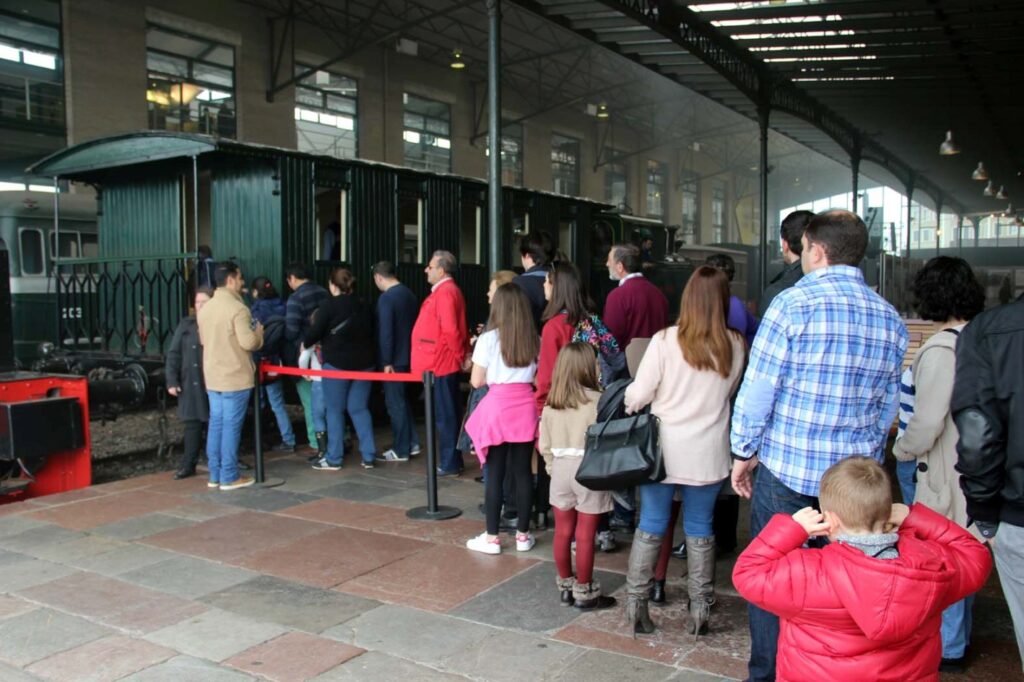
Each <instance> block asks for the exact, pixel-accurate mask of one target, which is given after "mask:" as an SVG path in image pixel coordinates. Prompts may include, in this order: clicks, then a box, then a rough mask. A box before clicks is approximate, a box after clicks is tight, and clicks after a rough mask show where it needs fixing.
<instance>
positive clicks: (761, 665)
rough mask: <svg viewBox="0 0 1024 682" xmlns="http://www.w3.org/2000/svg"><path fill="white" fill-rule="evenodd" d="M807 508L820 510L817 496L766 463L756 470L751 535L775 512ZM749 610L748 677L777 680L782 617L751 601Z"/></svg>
mask: <svg viewBox="0 0 1024 682" xmlns="http://www.w3.org/2000/svg"><path fill="white" fill-rule="evenodd" d="M804 507H814V508H815V509H818V508H819V505H818V498H816V497H810V496H808V495H801V494H800V493H798V492H796V491H795V490H791V489H790V488H789V487H787V486H786V485H785V484H783V483H782V482H781V481H780V480H779V479H777V478H775V476H774V475H773V474H772V472H770V471H768V469H767V468H766V467H765V466H764V465H763V464H759V465H758V467H757V468H756V469H754V495H753V498H752V499H751V501H750V537H752V538H753V537H757V535H758V533H760V532H761V530H762V529H763V528H764V527H765V526H767V525H768V522H769V521H770V520H771V518H772V516H774V515H775V514H793V513H795V512H798V511H800V510H801V509H803V508H804ZM747 610H748V613H749V616H750V662H749V664H748V667H749V672H750V678H749V679H750V680H751V682H770V681H772V680H774V679H775V654H776V651H777V650H778V647H779V617H778V616H776V615H775V614H772V613H768V612H767V611H764V610H762V609H759V608H757V607H756V606H754V605H753V604H748V605H747Z"/></svg>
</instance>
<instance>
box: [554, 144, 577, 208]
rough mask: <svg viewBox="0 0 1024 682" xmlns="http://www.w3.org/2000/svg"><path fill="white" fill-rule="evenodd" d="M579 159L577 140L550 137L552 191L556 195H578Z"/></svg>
mask: <svg viewBox="0 0 1024 682" xmlns="http://www.w3.org/2000/svg"><path fill="white" fill-rule="evenodd" d="M579 158H580V141H579V140H577V139H574V138H571V137H565V136H563V135H552V136H551V177H552V185H553V187H552V189H553V190H554V191H555V192H556V193H557V194H564V195H567V196H577V195H579V193H580V175H579Z"/></svg>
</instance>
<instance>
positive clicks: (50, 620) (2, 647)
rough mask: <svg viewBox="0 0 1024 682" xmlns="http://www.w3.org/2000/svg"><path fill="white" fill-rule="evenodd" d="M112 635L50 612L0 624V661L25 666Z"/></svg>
mask: <svg viewBox="0 0 1024 682" xmlns="http://www.w3.org/2000/svg"><path fill="white" fill-rule="evenodd" d="M109 634H113V631H112V630H109V629H108V628H105V627H103V626H102V625H97V624H96V623H90V622H89V621H87V620H85V619H83V618H78V617H76V616H69V615H67V614H65V613H61V612H59V611H52V610H50V609H36V610H35V611H30V612H28V613H25V614H22V615H20V616H15V617H14V618H8V619H6V620H3V621H0V658H2V659H3V660H5V661H8V662H10V663H14V664H16V665H20V666H25V665H28V664H29V663H32V662H34V661H38V660H41V659H44V658H46V657H48V656H52V655H53V654H56V653H59V652H61V651H67V650H68V649H73V648H75V647H76V646H80V645H82V644H85V643H86V642H91V641H93V640H94V639H99V638H100V637H103V636H105V635H109Z"/></svg>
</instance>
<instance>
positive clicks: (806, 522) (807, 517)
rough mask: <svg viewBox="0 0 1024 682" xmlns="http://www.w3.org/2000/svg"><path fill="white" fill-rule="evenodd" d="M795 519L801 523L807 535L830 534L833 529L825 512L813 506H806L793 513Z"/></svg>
mask: <svg viewBox="0 0 1024 682" xmlns="http://www.w3.org/2000/svg"><path fill="white" fill-rule="evenodd" d="M793 520H794V521H796V522H797V523H799V524H800V527H801V528H803V529H804V530H805V531H807V535H809V536H810V537H812V538H816V537H820V536H822V535H828V532H829V530H830V529H831V526H829V524H828V522H827V521H826V520H825V516H824V514H822V513H821V512H820V511H818V510H817V509H814V508H812V507H804V508H803V509H801V510H800V511H798V512H797V513H795V514H793Z"/></svg>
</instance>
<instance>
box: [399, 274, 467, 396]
mask: <svg viewBox="0 0 1024 682" xmlns="http://www.w3.org/2000/svg"><path fill="white" fill-rule="evenodd" d="M468 351H469V334H468V333H467V332H466V300H465V299H464V298H463V297H462V290H461V289H459V286H458V285H457V284H456V283H455V280H452V279H449V280H445V281H444V282H442V283H441V285H440V286H439V287H437V289H435V290H434V291H433V292H431V294H430V295H429V296H427V300H425V301H423V306H422V307H420V314H419V317H417V318H416V324H415V325H413V328H412V357H411V358H410V364H411V365H412V369H411V371H412V373H413V374H416V375H419V374H421V373H423V372H426V371H432V372H433V373H434V374H435V375H436V376H445V375H446V374H451V373H453V372H458V371H460V370H461V369H462V360H463V358H465V357H466V353H467V352H468Z"/></svg>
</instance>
